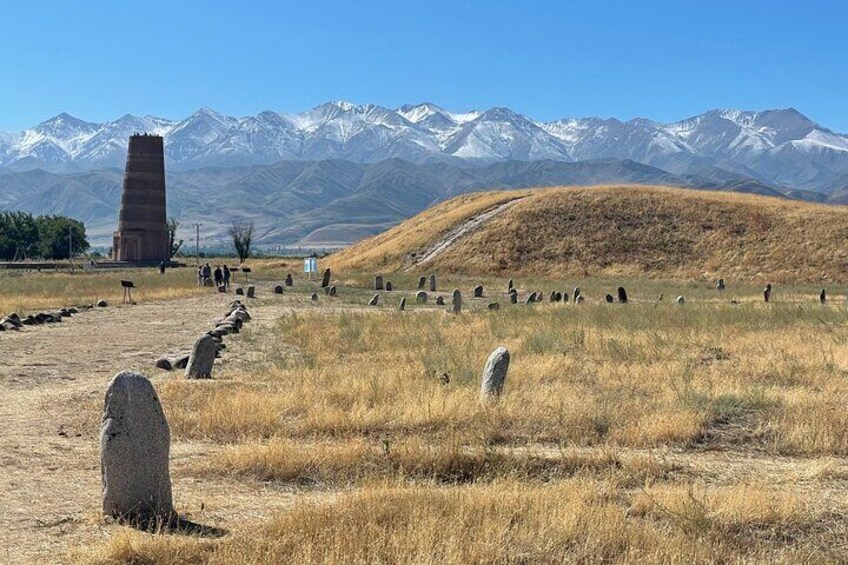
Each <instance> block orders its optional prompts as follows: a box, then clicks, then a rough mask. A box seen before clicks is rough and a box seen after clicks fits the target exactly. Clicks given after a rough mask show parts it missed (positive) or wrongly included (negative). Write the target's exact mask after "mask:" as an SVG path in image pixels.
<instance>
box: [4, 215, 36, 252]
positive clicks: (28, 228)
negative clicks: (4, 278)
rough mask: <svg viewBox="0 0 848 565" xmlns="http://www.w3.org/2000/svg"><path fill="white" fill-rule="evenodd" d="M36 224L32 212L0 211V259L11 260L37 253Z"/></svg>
mask: <svg viewBox="0 0 848 565" xmlns="http://www.w3.org/2000/svg"><path fill="white" fill-rule="evenodd" d="M38 243H39V236H38V225H37V223H36V220H35V218H33V217H32V214H27V213H26V212H0V259H3V260H6V261H11V260H14V259H16V258H18V259H21V258H24V257H28V256H30V255H37V254H38V253H39V249H38Z"/></svg>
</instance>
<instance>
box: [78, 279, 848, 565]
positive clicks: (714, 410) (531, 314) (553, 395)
mask: <svg viewBox="0 0 848 565" xmlns="http://www.w3.org/2000/svg"><path fill="white" fill-rule="evenodd" d="M370 276H371V275H362V274H357V273H346V272H343V273H341V274H339V273H337V274H336V277H339V278H340V280H344V281H353V282H357V284H360V285H363V286H364V284H365V283H366V281H368V280H369V279H370ZM391 278H392V279H394V280H396V281H399V285H400V287H401V288H404V289H409V288H411V287H414V278H415V276H409V275H397V274H392V275H391ZM443 280H445V281H446V283H447V284H448V285H449V286H453V285H454V284H456V285H458V286H460V287H461V288H462V289H463V290H464V291H467V290H469V289H470V287H471V286H473V284H474V283H475V282H476V280H472V279H466V278H463V277H458V276H455V277H450V276H448V277H443ZM484 282H485V283H486V285H487V286H486V288H487V294H488V296H489V298H486V299H483V300H470V299H468V300H467V301H466V306H467V308H466V311H465V312H463V313H462V314H461V315H459V316H452V315H447V314H446V313H445V312H444V311H443V310H442V309H439V308H434V307H432V306H418V305H415V304H413V301H412V300H409V302H408V305H409V309H408V311H406V312H398V311H397V310H396V308H395V304H396V302H397V300H399V298H400V296H407V297H408V298H411V296H412V291H410V290H406V291H399V292H394V293H392V294H391V295H388V294H384V298H385V299H386V300H387V304H388V305H387V306H385V307H381V308H368V307H364V306H362V303H363V301H364V300H365V299H367V297H368V296H369V295H370V294H371V292H370V291H369V290H365V289H363V288H349V287H344V288H342V292H341V297H340V298H339V299H338V300H337V301H333V302H332V307H331V308H326V307H325V304H326V300H324V299H323V298H322V301H321V302H319V305H317V306H316V305H313V304H311V303H310V302H309V301H306V302H305V303H304V302H303V300H304V296H305V295H304V294H303V293H304V292H309V291H310V290H309V289H308V288H307V287H305V286H302V287H299V288H298V289H297V292H299V293H301V294H297V293H296V292H289V293H287V294H286V295H284V296H283V297H280V298H275V299H274V300H282V301H288V302H286V304H290V305H291V306H292V308H293V309H292V310H291V311H287V312H286V313H285V315H284V316H282V317H280V318H279V319H277V320H275V321H274V322H272V323H270V325H269V326H266V327H262V328H261V329H259V326H258V325H257V322H251V324H248V325H247V326H246V327H245V330H244V331H243V332H242V333H240V334H239V335H238V336H234V337H232V338H228V340H230V341H229V343H230V344H231V348H230V349H228V353H227V355H228V356H229V355H232V354H233V351H241V355H244V356H245V357H244V358H243V360H242V362H238V361H234V362H232V364H228V365H226V366H224V370H222V371H221V372H219V373H217V374H216V378H215V379H213V380H211V381H206V382H191V381H186V380H183V379H181V378H179V376H177V377H175V378H163V379H161V380H160V379H157V381H156V386H157V390H158V391H159V393H160V397H161V400H162V404H163V407H164V408H165V411H166V415H167V417H168V420H169V423H170V426H171V432H172V438H173V440H174V442H175V443H176V444H177V445H183V446H184V445H186V444H190V445H192V446H202V450H203V456H202V457H198V458H196V459H193V460H192V461H191V462H190V463H179V461H180V460H175V476H176V478H177V482H176V484H178V485H179V484H181V482H182V483H185V482H187V481H191V482H192V483H193V484H209V483H211V482H213V481H228V484H239V485H257V488H260V489H264V488H266V487H267V490H263V491H262V494H261V498H260V499H259V500H270V498H271V497H277V496H283V493H285V495H286V496H292V497H293V506H291V507H290V508H289V509H286V510H281V511H277V512H274V513H273V515H272V517H270V518H265V519H262V520H257V519H255V518H254V517H253V514H250V515H246V516H239V517H233V519H232V522H230V523H234V524H235V527H233V528H232V531H231V532H230V534H229V535H227V536H225V537H224V538H221V539H214V540H213V539H205V538H202V537H195V536H191V535H179V534H174V533H165V532H162V533H158V534H144V533H139V532H135V531H130V530H128V529H124V528H119V527H112V528H111V529H109V530H107V531H108V532H109V537H108V539H106V540H104V541H102V542H101V543H98V544H92V545H90V546H86V547H83V546H79V545H78V546H76V547H74V548H72V550H71V551H70V553H69V554H68V555H67V556H66V559H67V561H68V562H73V563H83V564H86V563H88V564H93V563H98V564H99V563H164V564H171V563H173V564H176V563H213V564H214V563H249V564H254V563H255V564H258V563H363V564H364V563H386V564H395V563H447V564H460V563H463V564H464V563H563V562H578V563H593V562H613V563H656V562H665V563H683V562H685V563H690V562H691V563H716V562H723V563H736V562H746V563H798V562H805V563H806V562H821V563H829V562H844V561H845V560H846V559H848V548H846V546H845V543H844V539H845V536H846V535H848V529H846V526H845V524H846V523H848V520H846V515H848V505H846V503H845V498H844V497H845V493H846V489H845V485H844V481H845V477H846V476H848V472H846V466H845V458H846V457H848V436H846V434H845V433H844V430H845V429H846V426H848V416H846V413H848V412H846V411H845V410H844V406H845V405H846V402H848V380H846V374H848V323H846V322H848V315H846V310H845V308H844V305H845V303H844V300H843V299H842V298H840V299H839V300H834V301H832V302H830V303H828V304H826V305H821V304H818V302H817V300H816V298H815V294H814V292H813V290H814V287H791V288H788V287H782V286H781V287H777V289H776V293H777V296H778V297H779V300H776V301H775V302H774V303H772V304H763V303H762V302H761V298H759V296H758V293H759V288H758V287H744V286H734V287H732V289H731V290H729V291H728V292H733V293H734V296H736V297H737V298H738V299H739V300H740V301H741V303H742V304H741V305H739V306H731V305H729V304H728V303H727V296H726V295H719V294H718V293H717V292H716V291H715V290H712V289H710V288H709V286H710V285H704V284H699V283H689V282H687V283H682V282H668V281H656V280H654V281H647V282H646V281H641V280H624V281H617V282H621V284H624V285H625V286H626V287H627V288H628V290H629V291H630V294H631V298H632V300H633V303H631V304H628V305H620V304H612V305H608V304H604V303H603V302H602V301H601V299H600V297H602V296H603V294H604V292H605V291H609V290H612V289H613V288H614V284H615V283H613V282H612V281H608V280H603V279H583V280H580V281H575V280H569V281H563V280H561V279H560V280H547V281H545V280H543V279H536V280H532V281H530V282H528V281H524V280H520V281H517V282H518V283H519V286H520V287H521V289H522V290H521V292H522V294H524V293H525V292H526V291H527V290H528V289H529V288H533V289H537V288H538V289H539V290H543V291H545V293H546V294H547V292H548V291H549V290H550V289H552V288H560V289H568V288H570V287H571V286H572V285H575V284H580V285H581V287H582V288H583V289H584V292H585V293H586V295H587V296H588V301H587V303H586V304H584V305H581V306H577V305H574V304H568V305H562V304H550V303H549V302H544V303H542V304H536V305H533V306H523V305H520V306H508V305H507V304H506V301H505V300H504V296H503V294H502V293H501V291H500V290H496V288H497V287H500V288H503V286H504V284H503V283H504V281H503V280H502V279H501V280H496V279H493V278H486V279H485V280H484ZM659 292H663V293H665V294H666V296H669V297H671V296H674V295H675V294H677V293H685V294H687V296H689V297H690V301H689V302H687V304H686V305H685V306H678V305H676V304H673V303H670V302H669V300H668V298H667V299H666V300H665V301H663V302H660V303H658V302H656V301H655V295H656V294H657V293H659ZM490 300H497V301H499V302H501V303H502V304H503V308H502V309H501V310H500V311H498V312H489V311H487V310H486V306H485V305H486V303H487V302H488V301H490ZM254 308H255V310H254V311H255V312H261V308H262V303H261V301H260V302H257V303H256V305H255V306H254ZM498 345H505V346H507V347H508V348H509V350H510V352H511V354H512V363H511V367H510V371H509V375H508V378H507V382H506V387H505V394H504V395H503V396H502V397H501V398H500V399H499V400H498V401H496V402H481V401H480V398H479V386H480V375H481V370H482V367H483V364H484V362H485V360H486V357H487V356H488V354H489V353H490V352H491V351H492V350H493V349H494V348H495V347H496V346H498ZM238 347H241V349H238ZM95 400H96V399H95ZM92 403H94V400H92ZM98 409H99V406H94V404H92V406H90V407H89V406H86V405H82V406H81V411H85V412H86V413H87V414H90V415H94V416H96V413H97V410H98ZM94 420H96V418H92V419H91V422H92V423H91V424H86V425H90V426H92V427H93V426H96V423H94ZM92 431H93V430H92ZM183 453H184V452H183ZM217 484H220V483H217ZM175 495H176V501H177V505H178V510H181V511H183V512H184V513H187V515H188V517H189V518H191V519H194V516H193V515H192V513H191V510H192V509H187V508H186V507H185V506H181V500H180V496H179V492H178V491H176V492H175ZM234 496H237V495H234ZM257 504H260V505H261V502H257ZM218 511H219V512H223V513H226V508H219V509H218Z"/></svg>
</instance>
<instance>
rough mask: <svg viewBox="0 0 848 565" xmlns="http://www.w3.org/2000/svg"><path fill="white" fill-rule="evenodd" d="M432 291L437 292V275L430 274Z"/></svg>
mask: <svg viewBox="0 0 848 565" xmlns="http://www.w3.org/2000/svg"><path fill="white" fill-rule="evenodd" d="M430 292H436V275H430Z"/></svg>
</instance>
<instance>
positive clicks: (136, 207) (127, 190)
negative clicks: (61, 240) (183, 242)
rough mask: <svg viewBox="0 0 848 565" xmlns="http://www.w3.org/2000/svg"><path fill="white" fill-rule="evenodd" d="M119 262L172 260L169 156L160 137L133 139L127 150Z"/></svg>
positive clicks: (115, 244)
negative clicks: (167, 178) (167, 194)
mask: <svg viewBox="0 0 848 565" xmlns="http://www.w3.org/2000/svg"><path fill="white" fill-rule="evenodd" d="M112 257H113V259H115V260H116V261H138V262H159V261H162V260H165V261H167V260H168V259H169V257H168V226H167V218H166V211H165V153H164V145H163V142H162V138H161V137H160V136H158V135H133V136H131V137H130V144H129V147H128V149H127V167H126V170H125V172H124V191H123V194H122V195H121V214H120V216H119V218H118V231H116V232H115V234H114V238H113V240H112Z"/></svg>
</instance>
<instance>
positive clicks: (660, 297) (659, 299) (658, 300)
mask: <svg viewBox="0 0 848 565" xmlns="http://www.w3.org/2000/svg"><path fill="white" fill-rule="evenodd" d="M664 296H665V294H663V293H662V292H661V293H660V295H659V296H657V302H662V300H663V297H664Z"/></svg>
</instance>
